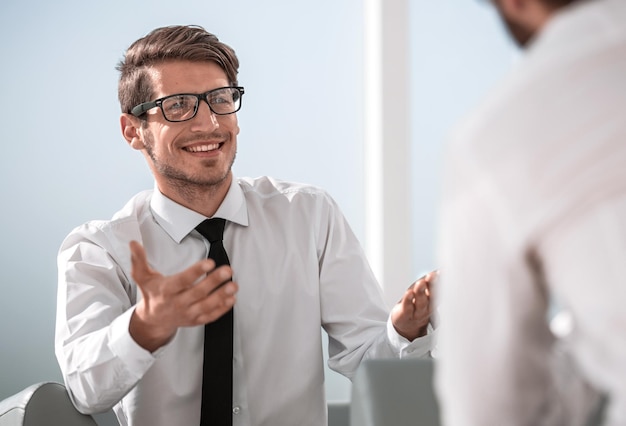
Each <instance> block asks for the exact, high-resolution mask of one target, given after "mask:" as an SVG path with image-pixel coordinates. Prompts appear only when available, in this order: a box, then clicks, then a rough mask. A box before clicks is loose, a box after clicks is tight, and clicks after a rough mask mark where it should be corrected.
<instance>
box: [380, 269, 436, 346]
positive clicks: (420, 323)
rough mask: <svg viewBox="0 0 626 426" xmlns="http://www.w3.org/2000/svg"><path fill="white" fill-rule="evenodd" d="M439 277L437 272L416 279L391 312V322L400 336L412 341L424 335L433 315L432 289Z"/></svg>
mask: <svg viewBox="0 0 626 426" xmlns="http://www.w3.org/2000/svg"><path fill="white" fill-rule="evenodd" d="M438 276H439V272H438V271H433V272H429V273H428V274H426V275H424V276H423V277H421V278H419V279H417V280H416V281H415V282H414V283H413V284H411V286H410V287H409V288H408V289H407V290H406V291H405V292H404V295H402V298H401V299H400V301H399V302H398V303H397V304H396V305H395V306H394V307H393V309H392V311H391V322H392V324H393V326H394V328H395V329H396V331H397V332H398V334H400V335H401V336H403V337H404V338H406V339H408V340H414V339H416V338H418V337H422V336H425V335H426V330H427V328H428V323H429V322H430V316H431V315H432V313H433V304H432V303H431V301H432V297H433V289H434V286H435V284H434V283H435V281H436V279H437V277H438Z"/></svg>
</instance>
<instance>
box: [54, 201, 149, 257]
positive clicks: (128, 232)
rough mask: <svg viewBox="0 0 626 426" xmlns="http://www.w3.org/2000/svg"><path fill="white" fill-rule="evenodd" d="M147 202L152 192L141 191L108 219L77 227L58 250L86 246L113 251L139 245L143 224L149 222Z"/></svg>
mask: <svg viewBox="0 0 626 426" xmlns="http://www.w3.org/2000/svg"><path fill="white" fill-rule="evenodd" d="M151 198H152V190H146V191H142V192H140V193H138V194H137V195H135V196H134V197H133V198H131V199H130V200H129V201H128V202H127V203H126V205H125V206H124V207H123V208H122V209H120V210H119V211H117V212H116V213H115V214H114V215H113V216H112V217H111V219H107V220H91V221H88V222H86V223H83V224H82V225H79V226H77V227H76V228H74V229H73V230H72V231H71V232H70V233H69V234H68V236H67V237H66V238H65V240H64V241H63V244H62V247H61V249H63V248H66V247H68V246H73V245H76V244H80V243H82V242H86V243H93V244H96V245H99V246H102V247H104V248H107V249H109V250H115V246H118V245H119V246H122V247H126V246H127V245H128V243H129V242H130V241H131V240H139V241H140V240H141V228H142V226H143V224H144V223H146V222H147V221H151V220H152V219H151V218H152V213H151V210H150V200H151Z"/></svg>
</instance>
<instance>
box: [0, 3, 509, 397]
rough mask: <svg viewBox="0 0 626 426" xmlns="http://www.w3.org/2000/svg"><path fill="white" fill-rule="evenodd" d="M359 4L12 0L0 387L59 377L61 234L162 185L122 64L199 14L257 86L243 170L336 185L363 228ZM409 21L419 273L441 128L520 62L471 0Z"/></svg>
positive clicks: (3, 49) (5, 69) (7, 41)
mask: <svg viewBox="0 0 626 426" xmlns="http://www.w3.org/2000/svg"><path fill="white" fill-rule="evenodd" d="M362 14H363V6H362V3H361V0H342V1H335V0H318V1H315V2H306V3H304V2H298V1H289V0H269V1H263V2H260V1H256V0H229V1H207V0H178V1H175V2H173V1H171V0H170V1H161V0H153V1H150V2H147V1H132V0H124V1H122V0H110V1H106V2H97V3H94V2H87V1H83V0H61V1H57V2H48V1H45V0H3V1H2V3H1V4H0V40H2V42H1V43H0V64H1V69H0V73H1V78H0V134H1V135H2V136H1V137H2V144H1V147H2V151H1V152H2V155H1V156H0V199H1V200H2V203H1V207H0V209H1V211H2V216H1V220H0V236H1V244H0V285H1V286H2V287H1V288H2V292H1V296H0V399H2V398H4V397H6V396H8V395H10V394H12V393H14V392H17V391H18V390H20V389H22V388H24V387H26V386H28V385H30V384H32V383H35V382H39V381H42V380H59V379H60V375H59V373H58V367H57V364H56V360H55V358H54V352H53V337H54V336H53V334H54V315H55V298H56V263H55V258H56V251H57V248H58V246H59V244H60V243H61V240H62V239H63V237H64V236H65V235H66V234H67V233H68V232H69V231H70V230H71V229H72V228H73V227H74V226H76V225H78V224H80V223H82V222H84V221H87V220H90V219H105V218H108V217H110V216H111V215H112V214H113V213H114V212H115V211H116V210H117V209H119V208H120V207H121V206H122V205H123V204H124V203H125V202H126V200H127V199H128V198H130V197H131V196H132V195H133V194H135V193H136V192H138V191H140V190H142V189H144V188H149V187H151V186H152V178H151V175H150V173H149V171H148V168H147V167H146V165H145V164H144V160H143V158H142V157H141V155H140V154H138V153H137V152H135V151H133V150H131V149H130V148H129V147H128V146H127V145H126V143H125V142H124V140H123V139H122V137H121V135H120V131H119V124H118V116H119V106H118V103H117V99H116V84H117V72H116V71H115V68H114V67H115V65H116V63H117V61H118V60H119V59H120V57H121V55H122V54H123V52H124V50H125V49H126V47H127V46H128V44H129V43H130V42H132V41H134V40H135V39H137V38H138V37H140V36H142V35H144V34H145V33H146V32H148V31H149V30H151V29H152V28H154V27H157V26H161V25H169V24H191V23H194V24H200V25H203V26H204V27H205V28H207V29H208V30H210V31H212V32H214V33H216V34H217V35H218V36H219V37H220V38H221V39H222V40H223V41H225V42H227V43H229V44H231V45H232V46H233V47H234V48H235V49H236V51H237V52H238V55H239V57H240V60H241V64H242V65H241V70H240V71H241V72H240V83H241V84H242V85H244V86H245V87H246V95H245V97H244V101H243V110H242V111H241V112H240V114H239V119H240V125H241V128H242V131H241V134H240V137H239V153H238V157H237V162H236V165H235V172H236V174H238V175H248V176H257V175H261V174H268V175H272V176H275V177H278V178H283V179H289V180H296V181H304V182H310V183H314V184H317V185H320V186H323V187H325V188H326V189H328V190H329V191H330V193H331V194H332V195H333V196H334V197H335V198H336V200H337V201H338V203H339V204H340V206H341V207H342V208H343V210H344V213H345V214H346V216H347V218H348V220H349V221H350V222H351V223H352V225H353V228H354V230H355V231H356V233H357V235H358V236H359V237H360V238H361V239H362V240H363V239H364V235H363V233H364V217H363V205H364V202H363V200H364V191H365V189H364V188H363V187H362V180H363V173H364V171H363V166H362V163H363V149H362V146H361V142H362V139H363V133H362V128H363V118H362V100H363V95H362V84H363V74H362V49H363V42H362V32H363V27H362V25H363V24H362V18H363V16H362ZM410 18H411V20H412V24H413V33H412V34H411V36H412V42H413V44H414V54H413V55H414V56H413V57H412V67H413V73H414V76H415V81H414V82H413V85H412V87H410V88H407V90H410V93H411V96H412V99H413V114H414V116H415V122H414V123H415V124H414V129H413V130H414V140H415V143H414V146H415V151H414V165H415V167H414V180H415V182H414V193H415V197H414V200H415V209H414V210H415V211H414V217H415V232H414V234H415V237H414V239H415V247H414V255H415V259H416V261H415V265H414V267H415V270H416V273H418V271H421V270H424V269H430V268H432V267H433V266H435V265H434V264H433V262H434V260H433V257H432V246H433V241H432V240H433V235H432V229H433V228H434V223H435V220H436V206H435V205H436V201H437V194H438V192H437V191H438V188H437V186H438V177H437V175H438V173H439V168H440V164H439V162H440V150H441V145H442V143H443V139H444V134H445V133H446V132H447V130H448V128H449V126H451V124H452V122H453V121H454V120H456V118H457V117H458V116H459V115H460V113H461V112H462V111H463V110H465V109H466V108H467V107H468V106H469V105H470V104H472V103H473V102H474V101H475V100H477V98H478V97H479V95H480V94H481V93H483V92H484V90H485V89H486V87H488V86H489V85H490V84H491V83H492V82H493V81H494V79H495V78H496V77H497V76H498V75H499V74H500V73H501V72H502V71H503V70H504V69H505V68H506V67H507V66H508V64H509V62H510V58H511V49H510V46H508V45H506V44H505V43H504V42H502V41H501V38H500V37H499V35H500V34H499V32H500V28H499V26H498V25H497V24H496V21H495V20H494V19H493V16H492V15H491V14H490V13H489V11H488V10H486V9H485V7H484V6H481V5H480V4H478V2H475V1H473V0H449V1H443V0H440V1H437V2H432V1H429V0H419V1H417V0H416V1H415V2H414V3H413V7H412V12H411V17H410ZM499 40H500V41H499ZM337 100H340V101H341V102H337ZM327 389H328V397H329V399H331V400H346V399H348V398H349V389H350V388H349V382H348V381H347V380H346V379H344V378H342V377H340V376H338V375H336V374H334V373H332V374H329V375H328V377H327Z"/></svg>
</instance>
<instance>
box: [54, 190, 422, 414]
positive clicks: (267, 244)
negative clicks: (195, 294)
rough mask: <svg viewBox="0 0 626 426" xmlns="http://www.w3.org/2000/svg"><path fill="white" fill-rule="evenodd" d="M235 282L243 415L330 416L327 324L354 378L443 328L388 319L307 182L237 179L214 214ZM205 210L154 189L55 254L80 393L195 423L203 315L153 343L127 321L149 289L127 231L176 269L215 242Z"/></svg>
mask: <svg viewBox="0 0 626 426" xmlns="http://www.w3.org/2000/svg"><path fill="white" fill-rule="evenodd" d="M215 217H222V218H225V219H226V220H227V224H226V229H225V232H224V246H225V248H226V251H227V252H228V257H229V259H230V262H231V266H232V269H233V274H234V276H233V280H234V281H236V282H237V283H238V284H239V293H238V294H237V303H236V305H235V308H234V318H235V322H234V359H233V370H234V372H233V382H234V390H233V424H234V425H235V426H252V425H255V426H281V425H282V426H294V425H311V426H325V425H326V423H327V419H326V417H327V414H326V401H325V396H324V371H323V359H322V358H323V357H322V341H321V328H320V327H323V328H324V329H325V330H326V332H327V333H328V336H329V361H328V362H329V366H330V367H331V368H332V369H333V370H336V371H338V372H340V373H342V374H344V375H346V376H347V377H352V376H353V374H354V373H355V370H356V369H357V367H358V366H359V363H360V362H361V361H362V360H363V359H367V358H375V357H403V356H427V355H428V354H429V350H430V345H431V339H432V336H433V334H429V335H427V336H425V337H422V338H420V339H416V340H415V341H414V342H412V343H410V342H408V341H407V340H406V339H404V338H402V337H401V336H399V335H398V334H397V333H396V332H395V330H394V328H393V326H392V325H391V323H390V321H389V318H388V317H389V314H388V310H387V309H386V307H385V305H384V302H383V299H382V296H381V290H380V288H379V286H378V284H377V282H376V280H375V278H374V276H373V274H372V272H371V270H370V268H369V266H368V264H367V261H366V258H365V255H364V253H363V251H362V249H361V247H360V245H359V243H358V241H357V239H356V237H355V236H354V234H353V233H352V231H351V230H350V227H349V226H348V224H347V222H346V220H345V219H344V217H343V215H342V214H341V212H340V211H339V209H338V207H337V205H336V204H335V202H334V201H333V200H332V199H331V198H330V196H329V195H328V194H327V193H325V192H324V191H322V190H320V189H318V188H314V187H311V186H304V185H298V184H291V183H286V182H279V181H275V180H272V179H270V178H258V179H239V180H236V181H235V180H234V181H233V184H232V185H231V187H230V190H229V192H228V194H227V196H226V198H225V200H224V201H223V203H222V205H221V206H220V207H219V209H218V211H217V212H216V214H215ZM204 219H206V218H205V217H204V216H202V215H200V214H198V213H195V212H193V211H191V210H189V209H187V208H185V207H183V206H181V205H179V204H176V203H174V202H173V201H171V200H169V199H168V198H166V197H164V196H163V195H162V194H161V193H160V192H159V191H158V190H154V191H146V192H143V193H140V194H138V195H137V196H135V197H134V198H133V199H131V200H130V202H129V203H128V204H127V205H126V206H125V207H124V208H123V209H122V210H121V211H120V212H118V213H117V214H116V215H115V216H114V217H113V218H112V220H110V221H97V222H96V221H94V222H90V223H87V224H85V225H83V226H80V227H78V228H76V229H75V230H73V231H72V232H71V233H70V235H69V236H68V237H67V238H66V240H65V241H64V242H63V244H62V246H61V249H60V252H59V257H58V266H59V292H58V307H57V309H58V313H57V330H56V355H57V358H58V361H59V364H60V366H61V370H62V372H63V376H64V380H65V382H66V385H67V386H68V388H69V391H70V394H71V397H72V400H73V401H74V403H75V405H76V406H77V407H78V408H79V409H80V410H81V411H83V412H85V413H95V412H101V411H104V410H107V409H109V408H110V407H113V406H114V410H115V412H116V414H117V416H118V419H119V420H120V423H121V424H122V425H141V426H146V425H150V426H159V425H163V426H172V425H177V426H181V425H183V426H184V425H189V426H192V425H193V426H197V425H198V424H199V421H200V400H201V382H202V362H203V339H204V337H203V336H204V335H203V327H190V328H181V329H179V330H178V332H177V334H176V336H175V337H174V338H173V340H172V341H171V342H170V343H168V344H167V345H166V346H164V347H162V348H160V349H159V350H157V351H156V352H155V353H149V352H147V351H146V350H144V349H142V348H141V347H140V346H138V345H137V344H136V343H135V342H134V340H133V339H132V338H131V336H130V334H129V331H128V325H129V320H130V316H131V314H132V312H133V309H134V306H135V304H136V303H137V300H138V298H139V297H140V292H138V291H137V287H136V285H135V283H134V282H133V280H132V278H131V274H130V271H131V264H130V252H129V247H128V245H129V242H130V241H131V240H137V241H139V242H140V243H142V244H143V245H144V247H145V249H146V252H147V258H148V262H149V264H150V265H151V267H152V268H154V269H155V270H157V271H159V272H161V273H163V274H165V275H170V274H175V273H177V272H180V271H181V270H183V269H185V268H187V267H188V266H190V265H192V264H193V263H195V262H197V261H198V260H200V259H203V258H206V257H207V254H208V248H209V247H208V243H207V242H206V240H205V239H204V238H202V237H201V236H200V234H199V233H197V231H195V230H194V228H195V226H196V225H198V224H199V223H200V222H202V221H203V220H204Z"/></svg>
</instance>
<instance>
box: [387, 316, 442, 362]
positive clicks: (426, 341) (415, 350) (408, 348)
mask: <svg viewBox="0 0 626 426" xmlns="http://www.w3.org/2000/svg"><path fill="white" fill-rule="evenodd" d="M387 337H388V339H389V341H390V342H391V346H392V347H393V348H394V350H395V351H396V352H397V353H398V354H399V356H400V358H425V357H430V356H431V351H432V350H433V349H434V345H435V339H436V337H437V330H436V329H435V328H434V327H433V326H432V324H431V323H428V327H427V330H426V335H425V336H422V337H418V338H417V339H415V340H413V341H412V342H411V341H409V340H408V339H406V338H404V337H402V336H401V335H400V334H398V332H397V331H396V329H395V327H394V326H393V323H392V322H391V316H389V318H388V319H387Z"/></svg>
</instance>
